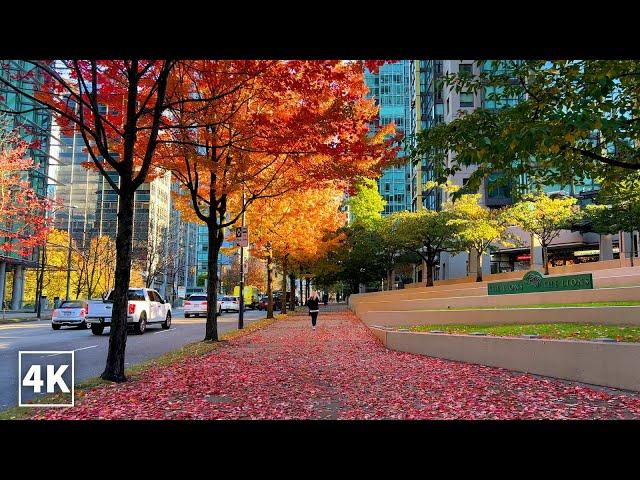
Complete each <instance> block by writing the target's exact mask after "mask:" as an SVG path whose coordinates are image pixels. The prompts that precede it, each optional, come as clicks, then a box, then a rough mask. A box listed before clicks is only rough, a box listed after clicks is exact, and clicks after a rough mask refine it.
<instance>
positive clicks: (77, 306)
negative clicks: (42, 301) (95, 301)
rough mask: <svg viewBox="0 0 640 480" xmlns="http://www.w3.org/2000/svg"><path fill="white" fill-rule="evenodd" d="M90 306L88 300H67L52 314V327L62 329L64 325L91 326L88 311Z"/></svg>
mask: <svg viewBox="0 0 640 480" xmlns="http://www.w3.org/2000/svg"><path fill="white" fill-rule="evenodd" d="M88 310H89V306H88V304H87V301H86V300H65V301H63V302H62V303H61V304H60V306H59V307H58V308H56V309H55V310H54V311H53V314H52V315H51V328H53V329H54V330H60V327H62V326H63V325H66V326H69V327H80V328H82V329H84V328H89V327H90V324H89V323H87V318H86V317H87V311H88Z"/></svg>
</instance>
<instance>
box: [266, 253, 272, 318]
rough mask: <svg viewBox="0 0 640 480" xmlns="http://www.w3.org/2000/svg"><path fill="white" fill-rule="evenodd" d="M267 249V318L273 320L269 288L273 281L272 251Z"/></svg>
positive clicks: (270, 290)
mask: <svg viewBox="0 0 640 480" xmlns="http://www.w3.org/2000/svg"><path fill="white" fill-rule="evenodd" d="M267 248H268V253H267V299H268V300H267V318H273V289H272V288H271V283H272V281H273V251H272V250H271V246H269V247H267Z"/></svg>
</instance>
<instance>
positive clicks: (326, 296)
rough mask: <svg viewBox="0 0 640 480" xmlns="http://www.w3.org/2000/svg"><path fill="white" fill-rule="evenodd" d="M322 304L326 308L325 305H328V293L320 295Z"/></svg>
mask: <svg viewBox="0 0 640 480" xmlns="http://www.w3.org/2000/svg"><path fill="white" fill-rule="evenodd" d="M322 303H324V306H325V307H326V306H327V303H329V294H328V293H323V294H322Z"/></svg>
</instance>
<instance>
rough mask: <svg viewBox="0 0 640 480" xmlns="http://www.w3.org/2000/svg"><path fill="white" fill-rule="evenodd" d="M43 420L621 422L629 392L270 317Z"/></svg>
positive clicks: (629, 407)
mask: <svg viewBox="0 0 640 480" xmlns="http://www.w3.org/2000/svg"><path fill="white" fill-rule="evenodd" d="M39 418H48V419H306V418H314V419H375V418H383V419H580V418H584V419H627V418H640V395H637V394H632V393H628V392H621V391H616V390H613V389H600V388H596V387H588V386H585V385H581V384H576V383H571V382H564V381H560V380H555V379H549V378H541V377H537V376H534V375H528V374H521V373H517V372H511V371H508V370H504V369H500V368H493V367H485V366H480V365H473V364H467V363H460V362H452V361H447V360H441V359H436V358H430V357H425V356H421V355H413V354H408V353H401V352H394V351H391V350H387V349H386V348H384V347H383V346H382V344H381V343H380V342H379V341H378V340H377V339H376V338H375V337H374V336H373V335H372V334H371V333H370V332H369V330H368V329H367V328H366V327H365V326H364V325H363V324H362V323H361V322H360V321H359V320H357V318H356V317H355V316H354V315H353V314H352V313H350V312H342V313H326V314H324V315H321V316H320V319H319V327H318V329H317V330H316V331H313V330H312V329H311V326H310V322H309V319H308V317H304V318H300V317H298V318H295V317H294V318H292V319H287V320H281V321H279V322H276V323H275V324H274V325H271V326H270V327H268V328H265V329H263V330H260V331H258V332H255V333H252V334H250V335H247V336H245V337H241V338H238V339H235V340H232V341H230V342H229V343H228V344H226V345H224V346H222V347H221V348H219V349H217V350H215V351H213V352H212V353H210V354H207V355H204V356H201V357H194V358H191V359H189V360H187V361H183V362H180V363H176V364H174V365H171V366H170V367H162V368H155V369H152V370H150V371H148V372H147V373H146V374H145V375H144V377H143V378H142V379H140V380H136V381H132V382H128V383H125V384H119V385H116V384H112V385H106V386H100V387H97V388H95V389H93V390H91V391H89V392H87V393H86V395H84V396H83V397H82V398H81V399H79V400H77V401H76V406H75V407H72V408H65V409H50V410H46V411H43V412H42V413H40V414H39Z"/></svg>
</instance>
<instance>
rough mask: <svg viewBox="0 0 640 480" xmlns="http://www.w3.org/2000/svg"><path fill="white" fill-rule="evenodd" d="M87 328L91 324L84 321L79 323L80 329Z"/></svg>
mask: <svg viewBox="0 0 640 480" xmlns="http://www.w3.org/2000/svg"><path fill="white" fill-rule="evenodd" d="M87 328H89V325H87V322H82V323H81V324H80V325H78V329H80V330H86V329H87Z"/></svg>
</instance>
